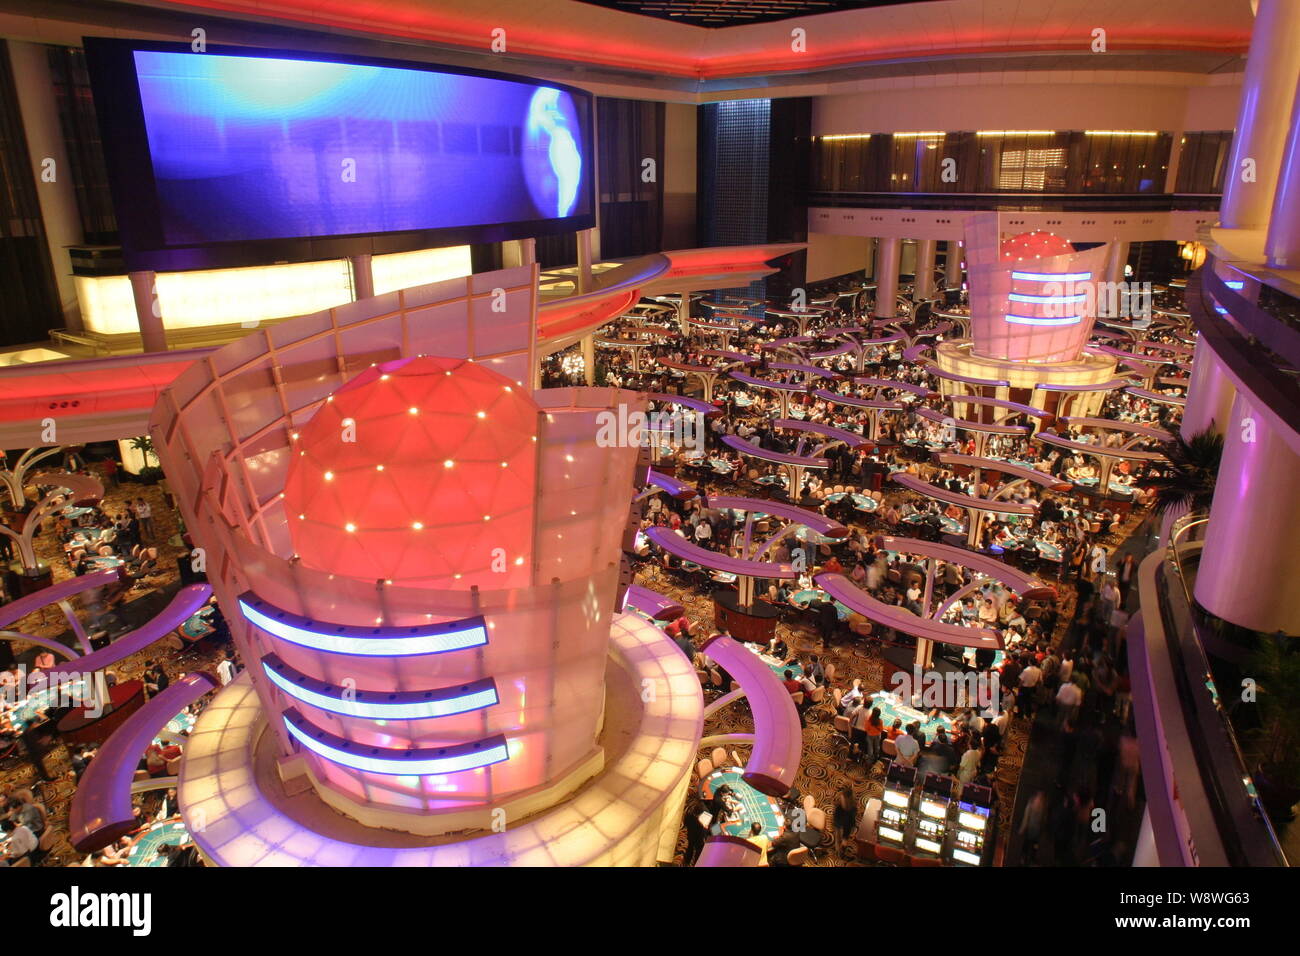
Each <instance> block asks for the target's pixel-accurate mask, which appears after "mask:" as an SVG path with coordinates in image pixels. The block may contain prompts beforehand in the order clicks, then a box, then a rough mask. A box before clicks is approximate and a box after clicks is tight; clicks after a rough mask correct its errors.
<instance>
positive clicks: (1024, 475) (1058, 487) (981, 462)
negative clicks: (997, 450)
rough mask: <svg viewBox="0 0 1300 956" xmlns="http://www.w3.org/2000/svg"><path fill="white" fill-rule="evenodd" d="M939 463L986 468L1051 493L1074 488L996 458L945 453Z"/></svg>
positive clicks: (1035, 469) (1041, 473)
mask: <svg viewBox="0 0 1300 956" xmlns="http://www.w3.org/2000/svg"><path fill="white" fill-rule="evenodd" d="M939 463H940V464H941V465H967V466H969V467H971V468H986V469H988V470H989V471H997V472H1001V473H1002V474H1004V475H1010V476H1011V477H1013V478H1021V479H1024V480H1025V481H1032V482H1033V483H1034V484H1036V485H1042V486H1043V487H1044V488H1051V489H1052V490H1053V491H1069V490H1070V489H1071V488H1073V487H1074V486H1073V485H1072V484H1070V483H1069V482H1068V481H1063V480H1062V479H1060V478H1057V477H1055V476H1053V475H1049V474H1048V473H1047V472H1045V471H1039V470H1038V469H1037V468H1025V467H1024V466H1022V465H1013V464H1011V463H1010V462H1006V461H998V460H997V459H996V458H976V457H975V456H974V455H957V454H953V453H952V452H946V451H945V452H940V453H939Z"/></svg>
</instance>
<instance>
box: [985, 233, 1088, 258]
mask: <svg viewBox="0 0 1300 956" xmlns="http://www.w3.org/2000/svg"><path fill="white" fill-rule="evenodd" d="M1001 249H1002V261H1003V262H1025V261H1029V262H1032V261H1034V260H1035V259H1050V258H1051V257H1052V256H1064V255H1068V254H1070V253H1071V252H1074V245H1073V244H1072V243H1069V242H1067V241H1066V240H1064V239H1062V238H1061V237H1060V236H1058V235H1057V234H1056V233H1054V232H1043V231H1042V230H1036V231H1034V232H1022V233H1021V234H1020V235H1018V236H1012V237H1011V238H1010V239H1004V240H1002V247H1001Z"/></svg>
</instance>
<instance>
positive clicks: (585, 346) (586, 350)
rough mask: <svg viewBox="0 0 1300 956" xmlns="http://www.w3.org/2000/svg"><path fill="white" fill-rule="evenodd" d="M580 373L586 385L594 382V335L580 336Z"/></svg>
mask: <svg viewBox="0 0 1300 956" xmlns="http://www.w3.org/2000/svg"><path fill="white" fill-rule="evenodd" d="M582 374H583V378H584V379H585V380H586V383H587V384H588V385H595V384H596V336H595V334H594V333H592V334H590V335H584V336H583V337H582Z"/></svg>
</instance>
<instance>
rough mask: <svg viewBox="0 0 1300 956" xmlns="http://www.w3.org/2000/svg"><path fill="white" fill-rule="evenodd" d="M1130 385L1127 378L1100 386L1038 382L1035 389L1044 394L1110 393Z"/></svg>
mask: <svg viewBox="0 0 1300 956" xmlns="http://www.w3.org/2000/svg"><path fill="white" fill-rule="evenodd" d="M1126 385H1128V379H1126V378H1112V379H1111V380H1110V381H1109V382H1102V383H1101V384H1100V385H1053V384H1051V383H1049V382H1036V383H1035V384H1034V388H1036V389H1040V390H1042V391H1044V392H1110V391H1113V390H1115V389H1117V388H1123V387H1125V386H1126Z"/></svg>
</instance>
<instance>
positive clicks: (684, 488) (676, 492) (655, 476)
mask: <svg viewBox="0 0 1300 956" xmlns="http://www.w3.org/2000/svg"><path fill="white" fill-rule="evenodd" d="M645 483H646V484H647V485H654V486H655V487H656V488H662V489H663V490H664V491H666V492H668V493H669V494H670V495H672V496H673V497H674V498H680V499H682V500H683V501H689V500H690V499H691V498H694V497H695V496H696V495H698V494H699V493H700V492H699V489H697V488H696V487H695V486H694V485H688V484H687V483H686V482H684V481H679V480H678V479H676V478H674V477H673V476H672V475H665V474H664V473H663V472H660V471H655V470H654V469H653V468H652V469H650V471H649V472H647V473H646V478H645Z"/></svg>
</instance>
